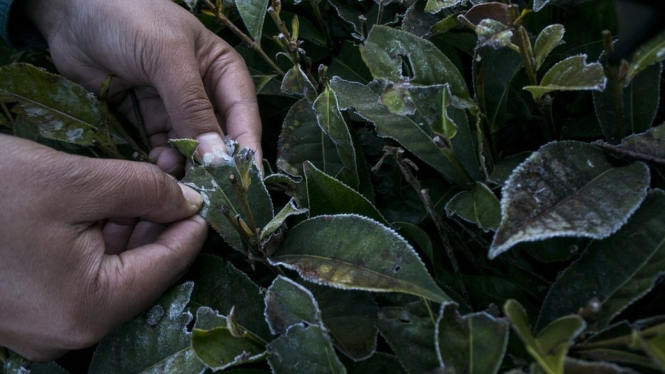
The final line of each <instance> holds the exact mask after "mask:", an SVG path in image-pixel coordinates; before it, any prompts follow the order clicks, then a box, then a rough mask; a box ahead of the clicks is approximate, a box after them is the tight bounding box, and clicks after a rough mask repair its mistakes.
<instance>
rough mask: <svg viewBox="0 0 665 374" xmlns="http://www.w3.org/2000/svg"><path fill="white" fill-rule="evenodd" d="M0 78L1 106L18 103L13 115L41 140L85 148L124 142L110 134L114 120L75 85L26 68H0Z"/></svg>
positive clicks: (84, 91)
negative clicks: (18, 117) (34, 131)
mask: <svg viewBox="0 0 665 374" xmlns="http://www.w3.org/2000/svg"><path fill="white" fill-rule="evenodd" d="M0 75H1V76H2V78H3V79H2V80H1V81H0V102H13V101H18V104H17V105H16V106H14V108H13V109H12V111H13V112H15V113H17V114H19V115H20V116H21V117H22V118H23V120H24V121H26V122H27V123H30V124H31V125H33V126H35V127H36V128H38V129H39V135H40V136H41V137H43V138H46V139H52V140H58V141H62V142H66V143H72V144H77V145H81V146H88V147H89V146H93V145H95V144H101V145H106V146H112V144H113V143H121V142H123V141H122V139H121V138H120V137H118V136H117V135H116V134H115V132H113V131H112V128H113V127H112V125H115V126H119V124H118V123H117V121H116V119H115V118H114V117H113V116H112V115H111V114H110V113H109V112H108V110H107V109H106V108H105V107H104V106H103V105H102V104H101V103H100V102H99V101H97V99H96V98H95V96H94V95H93V94H92V93H90V92H88V91H86V90H85V89H84V88H83V87H81V86H79V85H78V84H76V83H74V82H71V81H69V80H67V79H65V78H64V77H62V76H59V75H55V74H51V73H47V72H46V71H43V70H40V69H38V68H36V67H34V66H32V65H28V64H13V65H9V66H3V67H0Z"/></svg>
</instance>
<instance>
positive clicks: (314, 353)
mask: <svg viewBox="0 0 665 374" xmlns="http://www.w3.org/2000/svg"><path fill="white" fill-rule="evenodd" d="M268 353H269V356H268V363H270V367H271V368H272V370H273V373H275V374H281V373H302V374H309V373H312V374H319V373H320V374H323V373H346V368H344V366H343V365H342V363H341V362H340V361H339V358H337V355H336V354H335V349H334V348H333V345H332V343H331V341H330V338H329V337H328V334H327V333H326V331H325V330H323V329H322V328H321V327H320V326H317V325H311V326H307V327H305V326H302V325H295V326H293V327H291V328H290V329H289V331H287V332H286V334H285V335H282V336H280V337H279V338H277V339H275V340H273V341H272V342H270V344H268Z"/></svg>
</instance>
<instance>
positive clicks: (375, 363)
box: [348, 352, 406, 374]
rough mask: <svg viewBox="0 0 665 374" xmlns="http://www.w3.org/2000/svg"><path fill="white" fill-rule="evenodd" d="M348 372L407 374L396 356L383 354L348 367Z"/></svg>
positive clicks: (380, 353)
mask: <svg viewBox="0 0 665 374" xmlns="http://www.w3.org/2000/svg"><path fill="white" fill-rule="evenodd" d="M348 370H349V371H348V372H349V374H386V373H390V374H406V371H404V369H403V368H402V364H400V362H399V361H398V360H397V358H396V357H395V356H392V355H389V354H387V353H383V352H376V353H375V354H373V355H372V357H370V358H368V359H367V360H362V361H358V362H356V363H354V364H353V365H351V366H348Z"/></svg>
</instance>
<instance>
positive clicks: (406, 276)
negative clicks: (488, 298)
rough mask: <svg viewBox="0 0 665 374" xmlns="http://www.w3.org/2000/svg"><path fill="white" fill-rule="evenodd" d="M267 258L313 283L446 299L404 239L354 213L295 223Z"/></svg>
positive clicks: (437, 300) (436, 299) (435, 299)
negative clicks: (278, 246) (360, 239)
mask: <svg viewBox="0 0 665 374" xmlns="http://www.w3.org/2000/svg"><path fill="white" fill-rule="evenodd" d="M358 238H363V240H362V241H358ZM269 261H270V263H272V264H275V265H282V266H285V267H287V268H290V269H294V270H296V271H298V273H299V274H300V276H301V277H303V278H304V279H305V280H308V281H310V282H314V283H317V284H323V285H329V286H333V287H338V288H342V289H357V290H365V291H374V292H402V293H407V294H413V295H418V296H422V297H425V298H427V299H430V300H434V301H436V302H443V301H446V300H449V298H448V296H447V295H446V294H445V293H444V292H443V291H441V289H439V287H438V286H437V285H436V284H435V283H434V281H433V280H432V278H431V277H430V275H429V274H428V273H427V270H426V269H425V266H424V265H423V263H422V261H421V260H420V258H419V257H418V255H417V254H416V253H415V251H414V250H413V248H412V247H411V246H410V245H409V243H407V242H406V240H404V239H402V238H401V237H400V236H398V235H397V234H396V233H395V232H394V231H393V230H391V229H389V228H387V227H385V226H383V225H381V224H380V223H378V222H376V221H374V220H371V219H369V218H366V217H362V216H358V215H352V214H341V215H334V216H318V217H314V218H310V219H308V220H306V221H304V222H302V223H300V224H299V225H297V226H295V227H294V228H293V229H292V230H291V231H290V232H289V235H288V236H287V237H286V239H285V240H284V242H282V245H281V246H280V248H279V249H278V250H277V252H276V253H275V254H274V255H273V256H272V257H271V258H270V259H269Z"/></svg>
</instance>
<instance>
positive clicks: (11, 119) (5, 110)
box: [0, 103, 14, 128]
mask: <svg viewBox="0 0 665 374" xmlns="http://www.w3.org/2000/svg"><path fill="white" fill-rule="evenodd" d="M0 107H1V108H2V112H3V114H4V115H5V117H7V121H9V124H10V125H11V127H12V128H14V119H13V118H12V114H11V112H10V111H9V108H7V105H5V103H0Z"/></svg>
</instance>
